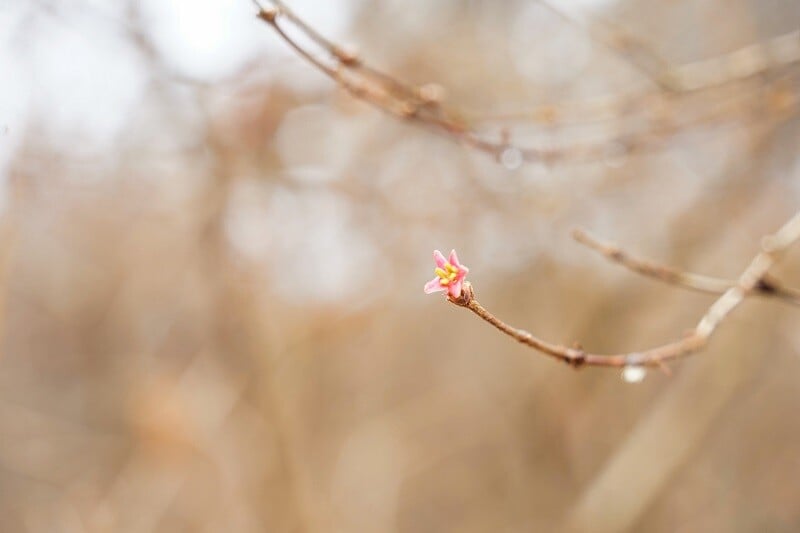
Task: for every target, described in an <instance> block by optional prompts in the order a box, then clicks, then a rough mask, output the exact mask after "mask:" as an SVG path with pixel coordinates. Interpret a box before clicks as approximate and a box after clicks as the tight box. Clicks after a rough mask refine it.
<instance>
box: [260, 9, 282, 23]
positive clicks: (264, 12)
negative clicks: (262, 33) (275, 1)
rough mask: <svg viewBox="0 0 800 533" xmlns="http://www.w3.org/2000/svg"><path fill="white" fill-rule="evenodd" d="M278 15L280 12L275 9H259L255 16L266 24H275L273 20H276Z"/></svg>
mask: <svg viewBox="0 0 800 533" xmlns="http://www.w3.org/2000/svg"><path fill="white" fill-rule="evenodd" d="M280 14H281V12H280V10H279V9H278V8H276V7H262V8H260V9H259V11H258V14H257V15H256V16H257V17H258V18H260V19H261V20H263V21H264V22H266V23H267V24H275V19H277V18H278V15H280Z"/></svg>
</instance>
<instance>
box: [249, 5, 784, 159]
mask: <svg viewBox="0 0 800 533" xmlns="http://www.w3.org/2000/svg"><path fill="white" fill-rule="evenodd" d="M252 1H253V3H254V4H255V5H256V6H257V8H258V10H259V11H258V16H259V18H260V19H262V20H263V21H264V22H266V23H267V24H268V25H269V26H271V27H272V28H273V29H274V30H275V31H276V33H277V34H278V35H279V36H280V37H281V38H282V39H283V40H284V41H286V42H287V44H288V45H289V46H291V47H292V48H293V49H294V50H295V51H296V52H297V53H298V54H299V55H300V56H301V57H303V58H305V59H306V60H307V61H309V62H310V63H311V64H312V65H314V66H315V67H316V68H318V69H319V70H320V71H321V72H323V73H324V74H326V75H327V76H329V77H330V78H331V79H333V80H334V81H335V82H336V83H337V84H338V85H339V86H340V87H342V88H343V89H345V90H346V91H348V92H349V93H350V94H352V95H353V96H354V97H356V98H358V99H361V100H364V101H366V102H368V103H370V104H372V105H375V106H376V107H378V108H380V109H382V110H384V111H386V112H388V113H390V114H392V115H394V116H396V117H399V118H402V119H405V120H409V121H412V122H415V123H418V124H420V125H423V126H426V127H429V128H433V129H435V130H438V131H439V132H441V133H444V134H445V135H448V136H450V137H451V138H454V139H455V140H457V141H458V142H460V143H462V144H464V145H466V146H469V147H471V148H474V149H477V150H479V151H482V152H485V153H488V154H490V155H491V156H493V157H494V158H496V159H498V160H501V161H502V160H504V156H505V155H506V154H508V156H509V157H507V158H505V160H507V161H512V162H513V161H517V160H519V161H520V163H524V162H544V163H549V164H552V163H556V162H559V161H564V160H570V161H597V160H603V159H606V158H607V157H608V156H609V148H610V147H614V149H615V150H614V153H631V152H633V151H635V150H640V149H643V148H648V147H653V146H657V145H658V144H659V143H660V142H661V141H663V140H664V139H665V138H667V137H668V136H670V135H674V134H676V133H678V132H680V131H682V130H683V129H684V128H686V127H691V126H694V125H696V124H697V123H698V118H697V117H700V121H712V122H714V121H718V120H721V119H723V118H725V117H726V116H729V115H732V114H733V115H736V114H739V113H742V112H745V111H749V110H750V108H751V107H755V108H754V109H753V110H756V109H758V110H761V111H762V114H763V112H764V111H766V112H779V113H784V112H786V111H787V109H788V111H789V112H790V113H791V112H793V111H794V109H795V108H796V107H797V98H795V97H794V93H791V92H790V93H789V95H788V96H786V94H784V93H786V88H785V87H784V86H781V85H780V84H778V83H777V82H776V86H775V87H774V88H773V89H774V91H775V93H776V94H775V95H772V94H769V93H768V94H764V92H763V89H764V86H763V83H762V84H760V85H759V86H758V87H757V89H758V90H757V91H755V93H750V92H748V93H746V94H748V95H749V98H748V100H749V101H750V102H751V103H750V104H749V105H743V104H742V103H737V102H736V99H734V105H733V106H731V105H728V106H723V107H722V108H721V109H720V107H719V105H718V104H719V102H724V101H725V100H724V99H721V98H719V95H716V96H717V97H716V98H712V99H711V101H709V102H706V103H705V104H704V105H699V106H696V107H697V109H699V110H700V112H696V113H694V114H693V116H692V118H690V119H689V120H688V121H686V120H684V121H683V122H681V121H675V120H673V118H672V117H674V116H677V115H679V113H676V112H675V110H672V111H673V112H666V110H665V109H666V108H667V107H670V106H672V105H673V103H674V102H675V101H676V100H675V98H674V96H675V94H674V92H673V93H669V95H668V97H666V98H665V97H664V95H665V94H666V93H665V91H663V90H662V91H657V92H655V93H641V94H635V95H633V97H632V98H628V99H626V98H621V99H616V100H611V101H609V100H600V101H599V102H597V103H592V104H590V105H589V106H588V109H590V110H591V109H593V108H596V112H595V113H588V114H587V113H585V111H586V110H585V109H582V108H587V106H583V105H580V104H578V105H577V108H578V109H582V111H581V112H580V113H578V115H579V117H580V118H579V119H578V121H577V122H576V123H577V124H581V123H582V124H590V123H592V122H594V121H597V120H598V119H599V118H601V117H605V119H608V117H611V119H613V120H618V121H623V120H624V119H628V118H632V116H633V115H632V110H634V109H638V108H642V107H643V106H644V107H647V108H648V109H646V110H645V113H644V114H645V115H646V117H649V114H650V112H651V111H652V110H651V109H649V106H650V104H652V105H653V106H655V109H657V110H658V112H657V113H656V115H657V116H656V117H650V118H648V119H647V121H646V123H647V124H648V126H647V128H645V130H644V131H641V132H632V131H627V130H626V128H625V127H623V126H622V125H620V126H619V127H617V128H613V131H615V132H616V133H614V134H612V135H611V136H610V137H607V138H602V139H599V140H593V141H588V142H586V141H585V142H579V143H569V144H567V145H565V146H527V147H519V146H516V145H515V144H513V143H512V142H511V141H510V139H509V138H508V137H507V136H505V135H502V132H503V131H507V130H506V129H505V128H501V129H500V130H499V133H500V134H499V135H498V134H492V133H488V132H482V131H480V130H479V129H477V128H476V126H478V125H479V124H481V123H482V124H483V126H484V128H480V129H485V127H486V126H489V125H490V122H491V120H492V119H491V117H483V119H477V120H466V119H465V118H464V116H465V113H464V112H462V111H456V110H452V109H450V108H448V107H446V106H445V105H444V104H443V102H442V94H443V89H442V88H441V87H439V86H437V85H435V84H428V85H421V86H417V85H413V84H409V83H406V82H404V81H401V80H399V79H397V78H395V77H393V76H391V75H389V74H387V73H385V72H382V71H379V70H377V69H375V68H372V67H370V66H368V65H367V64H365V63H364V62H363V61H362V60H361V59H360V58H359V57H358V56H357V55H356V54H354V53H352V52H349V51H347V50H346V49H345V48H344V47H342V46H339V45H337V44H335V43H333V42H332V41H330V40H328V39H326V38H325V37H324V36H322V35H321V34H320V33H319V32H318V31H316V30H315V29H314V28H313V27H311V26H310V25H308V24H307V23H306V22H305V21H304V20H302V19H301V18H300V17H298V16H297V15H296V14H295V13H294V12H293V11H292V10H291V9H289V8H288V7H287V6H286V5H285V4H284V3H283V2H282V1H280V0H270V2H271V4H272V6H274V7H270V8H265V7H263V6H262V3H261V2H259V1H258V0H252ZM282 21H286V22H287V23H289V24H291V25H293V26H294V27H295V29H297V30H298V31H299V32H300V33H301V34H302V35H304V36H305V37H306V38H307V39H309V40H310V41H311V42H312V43H314V44H315V45H316V46H318V47H319V48H320V50H321V51H322V52H323V53H324V54H326V55H327V56H328V57H322V56H320V55H317V54H315V53H313V52H312V51H311V50H309V49H308V48H307V47H305V46H303V45H302V44H300V43H299V42H298V40H297V39H295V38H294V37H292V36H291V35H290V34H289V33H288V32H287V29H286V28H285V27H284V24H283V22H282ZM784 48H786V45H784ZM790 52H791V51H790ZM784 56H787V54H784V55H783V56H781V57H784ZM787 57H788V58H789V59H791V58H792V57H793V56H792V55H791V54H788V56H787ZM787 57H784V60H785V61H784V63H786V62H787V61H788V59H787ZM784 63H782V64H784ZM789 63H791V61H789ZM765 68H766V67H765ZM790 76H791V75H790ZM788 85H789V87H790V88H791V87H792V86H793V84H792V83H789V84H788ZM700 89H702V87H701V86H700V87H697V88H695V89H693V90H694V91H695V92H699V90H700ZM653 95H657V96H658V95H661V97H659V98H655V99H654V98H653V97H652V96H653ZM609 106H610V108H611V109H609ZM561 107H564V109H561ZM572 107H576V106H575V105H573V104H564V106H561V105H555V106H543V107H541V108H540V109H538V110H534V111H533V112H531V113H529V114H528V116H527V119H528V120H534V121H537V120H538V121H540V122H542V123H546V124H549V125H553V124H554V120H555V118H558V117H560V116H561V115H562V114H565V112H566V113H569V110H570V109H571V108H572ZM709 109H712V110H713V111H712V112H711V113H709V112H708V110H709ZM664 117H670V118H669V120H664ZM567 125H568V124H567ZM495 133H497V132H495Z"/></svg>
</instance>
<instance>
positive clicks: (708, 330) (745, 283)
mask: <svg viewBox="0 0 800 533" xmlns="http://www.w3.org/2000/svg"><path fill="white" fill-rule="evenodd" d="M798 239H800V212H798V213H796V214H795V215H794V216H793V217H792V218H791V219H790V220H789V221H788V222H786V223H785V224H784V225H783V226H782V227H781V228H780V229H779V230H778V231H777V232H776V233H774V234H773V235H770V236H767V237H764V238H763V239H762V243H761V252H759V253H758V254H757V255H756V256H755V257H754V258H753V260H752V261H751V262H750V264H749V265H748V267H747V268H746V269H745V270H744V271H743V272H742V274H741V275H740V276H739V279H737V280H736V282H735V283H734V284H733V285H732V286H731V287H729V288H727V289H726V290H725V291H724V292H723V293H722V295H721V296H720V297H719V298H718V299H717V300H716V301H715V302H714V303H713V304H712V305H711V306H710V307H709V308H708V310H707V311H706V313H705V314H704V315H703V317H702V318H701V319H700V321H699V322H698V324H697V326H695V327H694V329H693V330H692V331H691V332H690V333H689V334H688V335H687V336H685V337H684V338H683V339H681V340H677V341H673V342H670V343H668V344H664V345H661V346H657V347H655V348H650V349H647V350H644V351H641V352H629V353H620V354H595V353H591V352H586V351H584V350H583V349H582V348H580V347H573V348H569V347H566V346H562V345H558V344H552V343H549V342H547V341H545V340H542V339H540V338H538V337H536V336H534V335H533V334H532V333H530V332H528V331H525V330H523V329H518V328H515V327H513V326H510V325H508V324H506V323H505V322H503V321H502V320H500V319H499V318H497V317H496V316H494V315H493V314H492V313H490V312H489V311H487V310H486V308H484V307H483V306H482V305H481V304H480V303H479V302H478V300H477V299H476V298H475V294H474V291H473V289H472V287H471V286H470V285H469V283H465V284H464V290H462V292H461V296H460V297H459V298H451V297H448V300H449V301H450V302H451V303H453V304H455V305H458V306H460V307H465V308H467V309H469V310H470V311H472V312H473V313H475V314H476V315H478V316H479V317H480V318H482V319H483V320H485V321H486V322H488V323H489V324H491V325H492V326H494V327H495V328H497V329H498V330H500V331H502V332H503V333H505V334H506V335H508V336H510V337H512V338H514V339H516V340H517V341H518V342H521V343H522V344H525V345H527V346H530V347H531V348H534V349H535V350H538V351H540V352H542V353H544V354H546V355H549V356H552V357H554V358H556V359H558V360H560V361H563V362H564V363H567V364H569V365H572V366H574V367H581V366H584V365H588V366H602V367H613V368H621V367H657V368H659V367H660V368H664V367H665V364H666V363H667V362H668V361H671V360H674V359H678V358H680V357H684V356H687V355H689V354H692V353H695V352H697V351H698V350H700V349H702V348H704V347H705V346H706V345H707V343H708V339H709V338H710V337H711V335H712V334H713V333H714V331H715V330H716V329H717V327H718V326H719V324H720V323H721V322H722V321H723V320H724V319H725V317H727V316H728V314H729V313H730V312H731V311H733V309H735V308H736V307H737V306H738V305H739V304H740V303H741V302H742V301H743V300H744V299H745V297H746V296H747V295H749V294H750V293H752V292H753V291H756V290H758V289H757V287H758V286H759V285H760V284H761V283H762V282H763V280H764V278H765V276H766V275H767V272H768V271H769V269H770V268H771V267H772V266H773V265H774V264H775V262H776V261H777V260H778V259H779V258H780V256H781V255H782V254H783V253H784V252H785V250H786V249H787V248H788V247H789V246H790V245H791V244H792V243H794V242H795V241H796V240H798Z"/></svg>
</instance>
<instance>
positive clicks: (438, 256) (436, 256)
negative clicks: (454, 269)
mask: <svg viewBox="0 0 800 533" xmlns="http://www.w3.org/2000/svg"><path fill="white" fill-rule="evenodd" d="M433 260H434V261H436V266H438V267H439V268H444V267H445V265H447V259H445V258H444V255H442V252H440V251H439V250H434V251H433Z"/></svg>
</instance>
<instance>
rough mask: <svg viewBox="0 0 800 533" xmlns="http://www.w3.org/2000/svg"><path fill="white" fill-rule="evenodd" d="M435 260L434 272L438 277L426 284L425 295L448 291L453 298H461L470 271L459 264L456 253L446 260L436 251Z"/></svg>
mask: <svg viewBox="0 0 800 533" xmlns="http://www.w3.org/2000/svg"><path fill="white" fill-rule="evenodd" d="M433 260H434V261H435V262H436V268H435V269H434V270H433V271H434V273H435V274H436V277H435V278H433V279H432V280H430V281H429V282H428V283H426V284H425V294H431V293H432V292H439V291H447V293H448V294H449V295H450V297H451V298H458V297H460V296H461V287H462V286H463V285H464V278H466V277H467V273H468V272H469V269H468V268H467V267H465V266H464V265H462V264H461V263H459V262H458V256H457V255H456V251H455V250H453V251H451V252H450V258H449V259H445V258H444V255H442V252H440V251H439V250H434V252H433Z"/></svg>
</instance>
